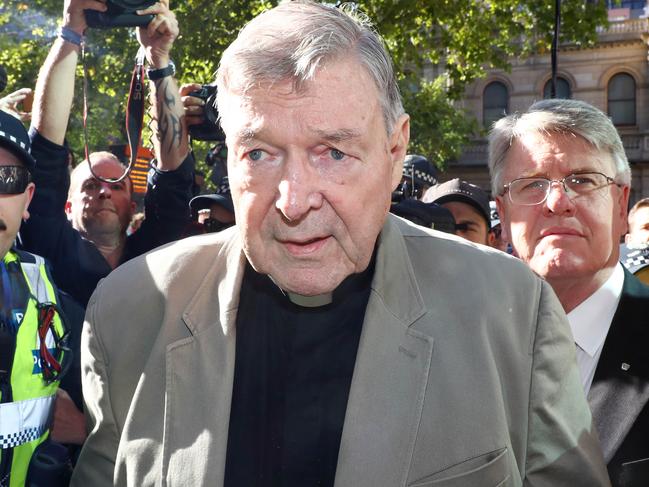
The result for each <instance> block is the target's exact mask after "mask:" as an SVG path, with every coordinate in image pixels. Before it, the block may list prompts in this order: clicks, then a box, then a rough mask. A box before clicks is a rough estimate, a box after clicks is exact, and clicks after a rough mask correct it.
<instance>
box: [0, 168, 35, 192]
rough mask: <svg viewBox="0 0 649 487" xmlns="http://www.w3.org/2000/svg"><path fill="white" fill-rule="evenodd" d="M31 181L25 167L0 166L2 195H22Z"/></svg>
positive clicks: (0, 189)
mask: <svg viewBox="0 0 649 487" xmlns="http://www.w3.org/2000/svg"><path fill="white" fill-rule="evenodd" d="M30 180H31V177H30V175H29V171H28V170H27V168H26V167H25V166H2V165H0V194H20V193H22V192H24V191H25V189H26V188H27V185H28V184H29V181H30Z"/></svg>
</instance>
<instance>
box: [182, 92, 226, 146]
mask: <svg viewBox="0 0 649 487" xmlns="http://www.w3.org/2000/svg"><path fill="white" fill-rule="evenodd" d="M189 96H194V97H196V98H200V99H201V100H203V101H204V102H205V105H204V106H203V119H204V120H203V122H202V123H200V124H197V125H190V126H189V135H190V136H191V137H192V139H194V140H219V141H223V140H225V134H224V133H223V130H222V129H221V124H220V123H219V112H218V111H217V109H216V85H214V84H211V85H203V86H201V89H200V90H196V91H192V92H191V93H190V94H189Z"/></svg>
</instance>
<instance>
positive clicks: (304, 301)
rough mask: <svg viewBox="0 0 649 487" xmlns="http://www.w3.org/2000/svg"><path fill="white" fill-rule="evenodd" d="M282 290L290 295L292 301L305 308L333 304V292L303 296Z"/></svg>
mask: <svg viewBox="0 0 649 487" xmlns="http://www.w3.org/2000/svg"><path fill="white" fill-rule="evenodd" d="M282 292H283V293H285V294H286V295H287V296H288V299H290V300H291V303H293V304H297V305H298V306H302V307H303V308H318V307H320V306H325V305H327V304H331V302H332V301H333V293H325V294H318V295H317V296H303V295H301V294H296V293H292V292H290V291H282Z"/></svg>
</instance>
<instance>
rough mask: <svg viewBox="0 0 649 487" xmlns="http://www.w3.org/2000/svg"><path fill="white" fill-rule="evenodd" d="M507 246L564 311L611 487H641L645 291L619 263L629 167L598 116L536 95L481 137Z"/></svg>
mask: <svg viewBox="0 0 649 487" xmlns="http://www.w3.org/2000/svg"><path fill="white" fill-rule="evenodd" d="M489 169H490V172H491V177H492V189H493V193H494V194H495V195H497V197H496V203H497V205H498V210H499V213H500V217H501V222H502V224H503V231H504V233H505V234H506V236H507V239H508V240H509V241H510V242H511V243H512V245H513V246H514V248H515V250H516V252H517V254H518V255H519V256H520V258H521V259H523V260H524V261H525V262H526V263H527V264H528V265H529V266H530V267H531V268H532V269H533V270H534V271H535V272H536V273H538V274H539V275H541V276H542V277H544V278H545V279H546V280H547V281H548V282H549V283H550V285H551V286H552V287H553V289H554V291H555V292H556V294H557V296H558V298H559V301H560V302H561V304H562V305H563V308H564V310H565V312H566V313H567V314H568V320H569V322H570V325H571V328H572V332H573V336H574V339H575V344H576V348H577V363H578V367H579V370H580V374H581V378H582V385H583V387H584V390H585V392H586V394H587V396H588V401H589V404H590V406H591V410H592V412H593V418H594V421H595V424H596V426H597V428H598V432H599V436H600V441H601V443H602V449H603V453H604V457H605V459H606V461H607V463H608V469H609V473H610V475H611V479H612V480H613V484H614V485H618V486H631V485H641V484H642V485H647V482H648V481H649V408H648V407H646V404H647V400H648V399H649V381H648V377H649V366H648V362H647V360H646V349H647V344H649V329H648V328H647V309H648V306H649V288H647V287H645V286H644V285H642V284H641V283H640V282H639V281H638V280H637V279H636V278H635V277H633V276H632V275H631V274H630V273H629V272H628V271H626V270H624V269H623V267H622V266H621V264H620V263H619V262H618V258H619V241H620V238H621V237H622V236H623V235H624V234H625V233H626V227H627V221H626V211H627V204H628V200H629V186H630V180H631V171H630V168H629V163H628V161H627V158H626V155H625V153H624V148H623V146H622V142H621V140H620V137H619V135H618V133H617V131H616V129H615V127H614V126H613V124H612V123H611V121H610V120H609V119H608V117H607V116H606V115H605V114H604V113H602V112H601V111H599V110H598V109H596V108H594V107H592V106H591V105H589V104H587V103H584V102H581V101H577V100H545V101H542V102H538V103H535V104H534V105H532V106H531V107H530V109H529V110H528V111H527V112H525V113H524V114H516V115H510V116H508V117H505V118H503V119H501V120H499V121H498V122H497V123H496V124H495V126H494V128H493V130H492V132H491V134H490V136H489Z"/></svg>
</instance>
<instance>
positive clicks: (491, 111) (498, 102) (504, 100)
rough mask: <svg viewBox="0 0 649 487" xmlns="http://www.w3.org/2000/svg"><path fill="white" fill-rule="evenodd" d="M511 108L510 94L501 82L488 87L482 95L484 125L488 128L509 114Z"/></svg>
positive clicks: (495, 82) (492, 83)
mask: <svg viewBox="0 0 649 487" xmlns="http://www.w3.org/2000/svg"><path fill="white" fill-rule="evenodd" d="M508 108H509V93H507V87H506V86H505V85H504V84H503V83H501V82H500V81H493V82H491V83H489V84H488V85H487V87H486V88H485V89H484V93H483V95H482V123H483V124H484V126H485V127H486V128H491V124H492V123H494V122H495V121H496V120H498V119H500V118H502V117H503V116H505V115H506V114H507V109H508Z"/></svg>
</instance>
